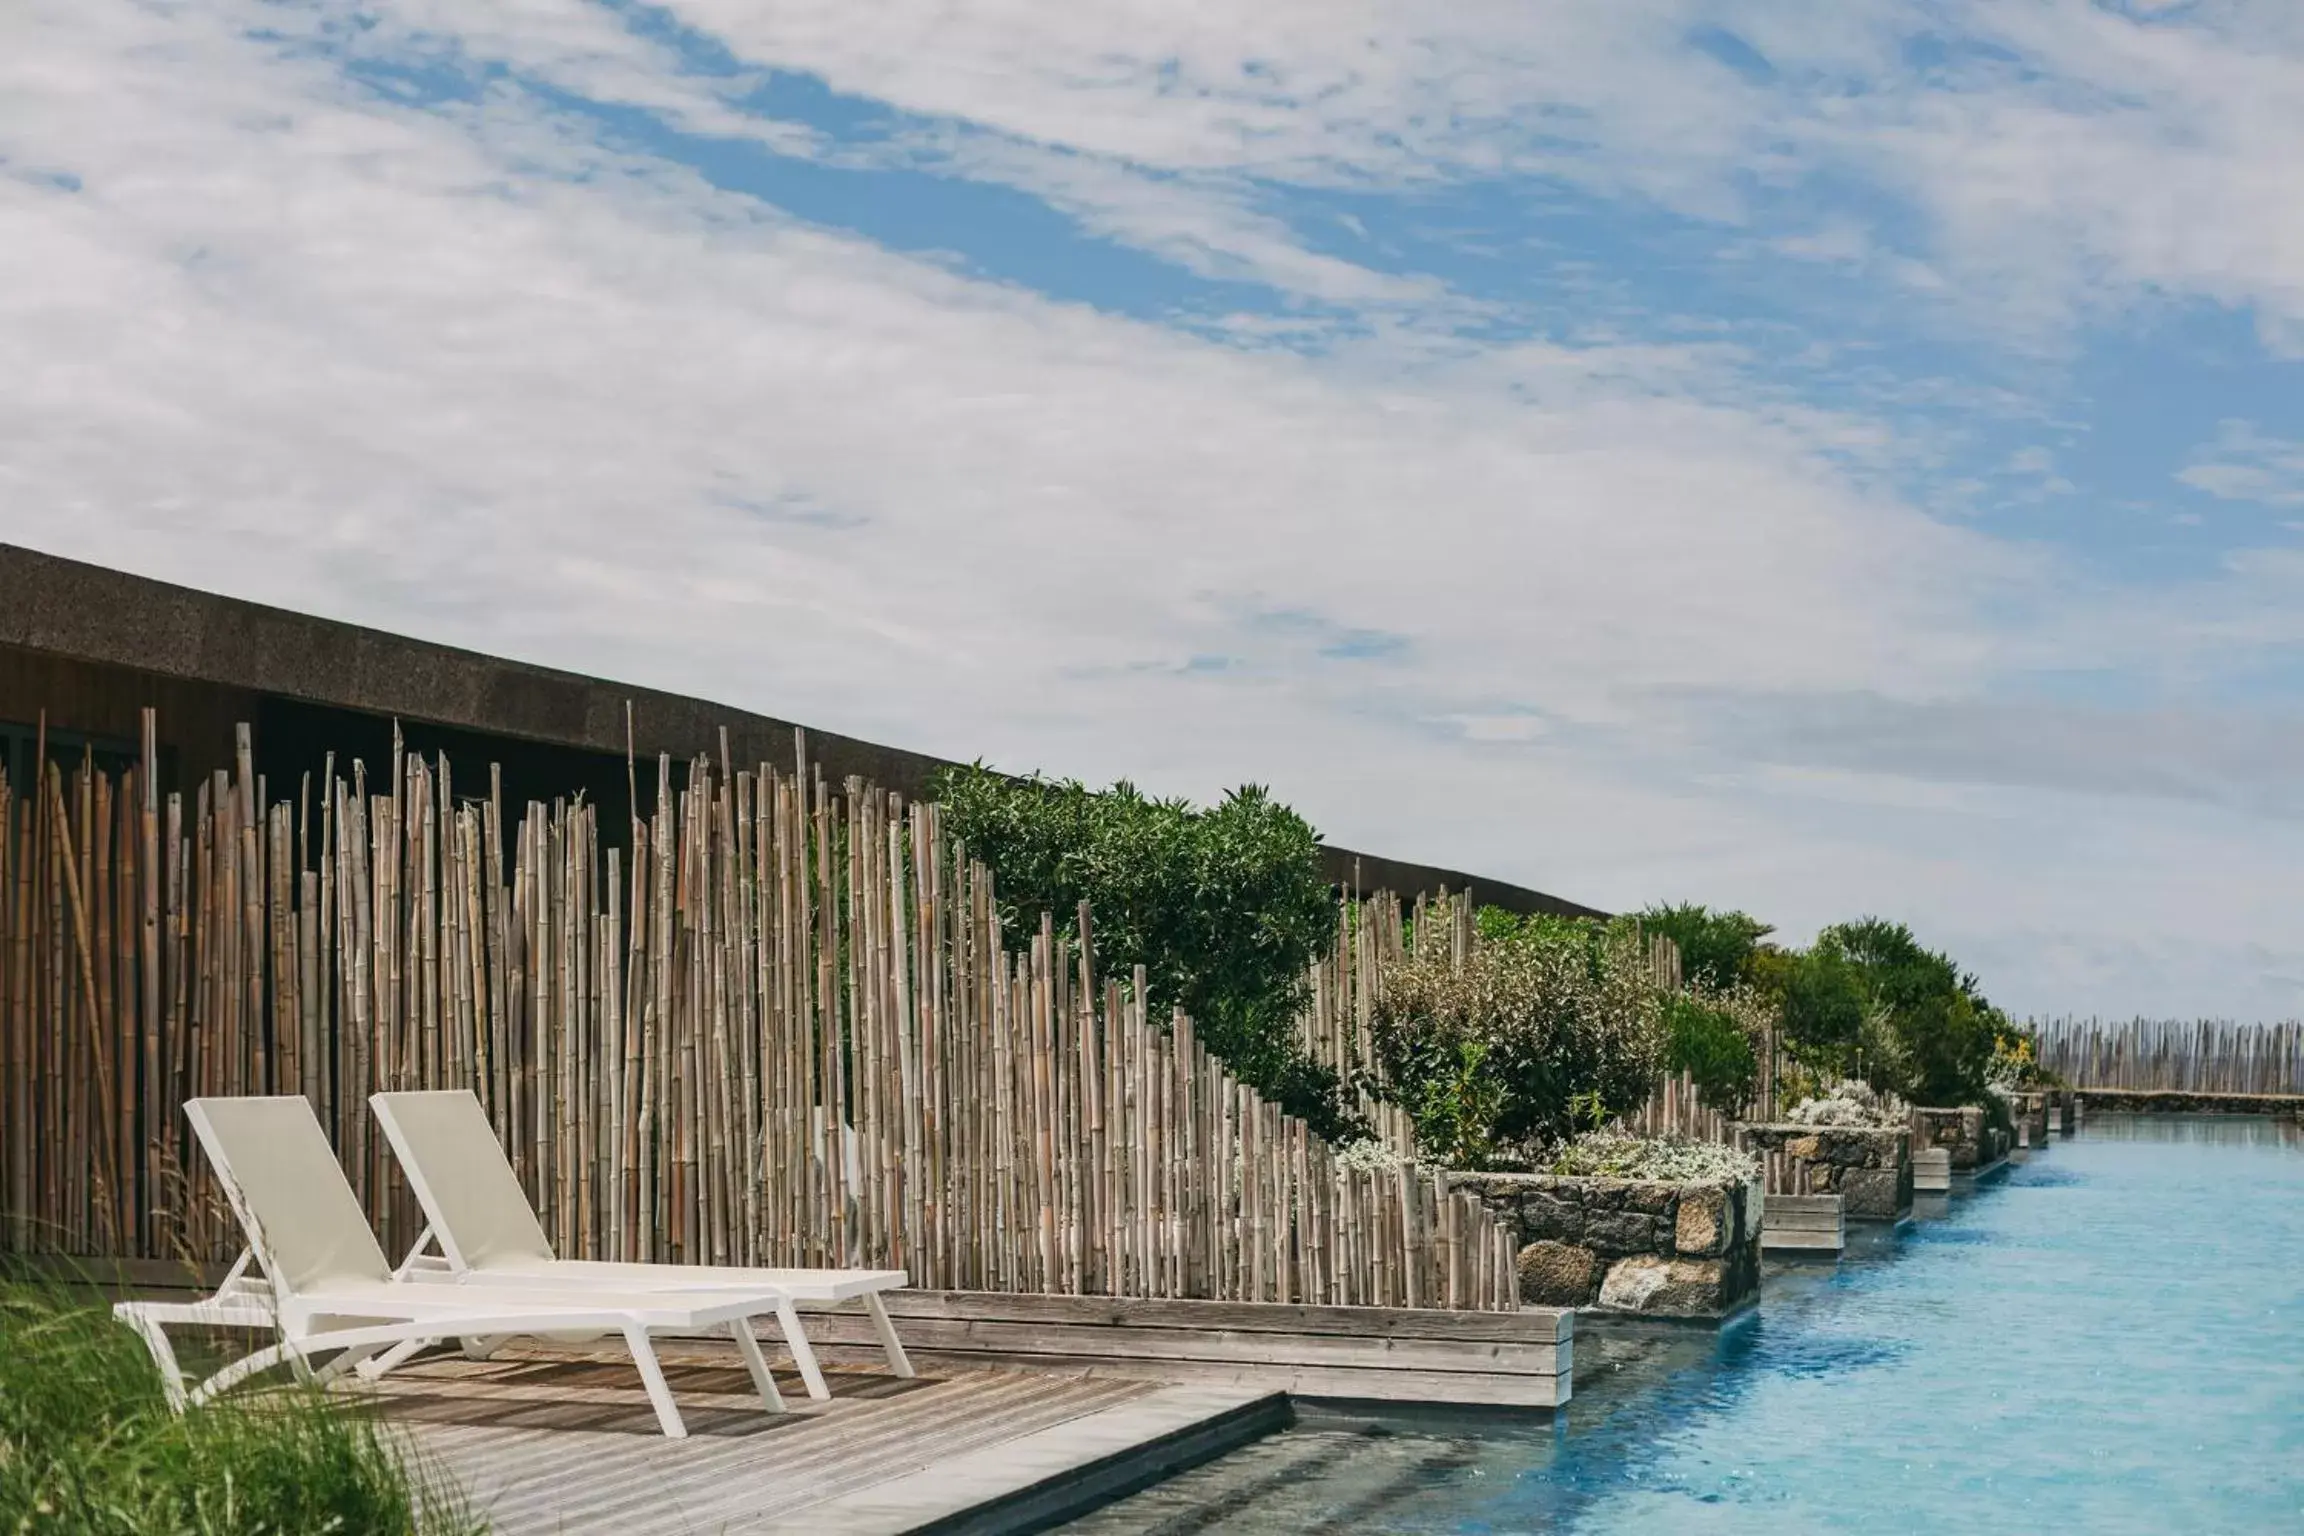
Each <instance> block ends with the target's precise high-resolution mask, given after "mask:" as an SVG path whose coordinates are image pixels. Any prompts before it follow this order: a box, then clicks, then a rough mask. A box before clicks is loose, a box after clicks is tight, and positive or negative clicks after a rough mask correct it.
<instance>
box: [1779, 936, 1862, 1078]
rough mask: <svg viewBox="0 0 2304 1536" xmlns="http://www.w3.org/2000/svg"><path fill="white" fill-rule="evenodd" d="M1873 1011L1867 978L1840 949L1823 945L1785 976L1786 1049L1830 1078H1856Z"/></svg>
mask: <svg viewBox="0 0 2304 1536" xmlns="http://www.w3.org/2000/svg"><path fill="white" fill-rule="evenodd" d="M1871 1007H1872V999H1871V996H1870V994H1869V993H1868V992H1867V991H1866V990H1865V986H1864V977H1863V975H1862V974H1861V973H1860V972H1859V971H1858V970H1857V969H1856V967H1855V966H1854V965H1852V964H1851V963H1849V960H1848V957H1847V956H1846V955H1845V954H1844V953H1842V952H1841V950H1840V949H1839V947H1838V946H1837V945H1835V944H1832V943H1830V942H1824V941H1820V942H1819V943H1818V944H1817V945H1816V947H1815V948H1813V949H1811V950H1808V951H1807V952H1806V953H1804V954H1801V955H1799V956H1797V957H1795V958H1794V959H1793V960H1792V961H1791V963H1790V964H1789V965H1788V966H1787V967H1786V969H1785V972H1784V1003H1783V1031H1784V1044H1785V1048H1786V1049H1788V1050H1790V1051H1791V1052H1792V1054H1793V1055H1794V1056H1795V1057H1797V1058H1798V1059H1799V1060H1800V1061H1802V1062H1804V1063H1806V1064H1808V1065H1809V1066H1811V1067H1814V1068H1816V1069H1818V1070H1820V1071H1823V1072H1825V1073H1826V1074H1827V1075H1829V1076H1832V1077H1848V1076H1852V1075H1854V1073H1855V1066H1856V1052H1857V1046H1858V1042H1859V1040H1860V1039H1861V1037H1862V1035H1863V1031H1864V1019H1865V1015H1866V1014H1867V1013H1868V1012H1870V1010H1871Z"/></svg>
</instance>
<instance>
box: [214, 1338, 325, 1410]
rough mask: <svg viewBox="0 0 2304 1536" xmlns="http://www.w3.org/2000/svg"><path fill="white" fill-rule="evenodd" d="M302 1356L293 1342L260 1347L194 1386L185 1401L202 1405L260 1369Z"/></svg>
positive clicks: (269, 1367) (268, 1368)
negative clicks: (267, 1347)
mask: <svg viewBox="0 0 2304 1536" xmlns="http://www.w3.org/2000/svg"><path fill="white" fill-rule="evenodd" d="M302 1358H303V1356H302V1355H300V1354H298V1353H297V1350H296V1346H295V1345H293V1344H274V1345H273V1346H271V1347H270V1348H269V1349H260V1350H258V1351H256V1353H254V1354H252V1355H249V1356H247V1357H246V1358H244V1359H240V1360H235V1361H233V1362H232V1363H231V1364H230V1365H228V1366H226V1367H224V1369H222V1370H220V1371H218V1372H217V1373H216V1374H215V1375H213V1376H211V1377H209V1378H208V1379H207V1380H206V1381H204V1382H202V1383H200V1385H199V1386H197V1387H194V1388H193V1389H192V1392H191V1395H190V1396H188V1397H187V1398H186V1399H185V1402H186V1403H187V1405H189V1406H191V1407H194V1408H198V1407H202V1406H204V1405H206V1404H208V1403H211V1402H213V1401H215V1400H216V1398H217V1396H218V1395H219V1394H221V1393H224V1392H229V1391H230V1390H231V1389H232V1388H234V1387H235V1386H238V1385H239V1384H240V1383H241V1382H243V1381H246V1380H247V1379H248V1378H249V1377H251V1376H253V1375H255V1374H256V1373H258V1372H259V1371H268V1370H270V1369H272V1367H274V1366H276V1365H278V1364H279V1363H280V1362H281V1361H283V1360H299V1361H300V1360H302Z"/></svg>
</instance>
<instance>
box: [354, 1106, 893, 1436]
mask: <svg viewBox="0 0 2304 1536" xmlns="http://www.w3.org/2000/svg"><path fill="white" fill-rule="evenodd" d="M368 1104H369V1107H370V1108H372V1109H374V1110H375V1111H376V1119H377V1122H378V1123H379V1124H381V1125H382V1126H383V1127H384V1135H385V1137H386V1139H388V1140H389V1141H390V1142H391V1143H392V1151H393V1153H394V1154H395V1155H396V1156H397V1157H398V1158H399V1159H400V1169H401V1171H402V1172H403V1173H405V1174H407V1176H408V1187H409V1188H410V1189H411V1190H412V1191H414V1193H415V1195H416V1201H417V1204H419V1205H421V1206H422V1207H423V1208H424V1217H425V1220H426V1221H427V1222H428V1223H429V1225H428V1226H426V1228H425V1229H424V1231H423V1233H422V1234H420V1235H419V1236H418V1237H417V1239H416V1245H415V1247H414V1248H413V1249H412V1250H411V1251H410V1253H409V1255H408V1257H407V1259H406V1260H405V1261H404V1262H403V1263H402V1264H401V1266H400V1273H401V1274H402V1275H403V1276H405V1277H407V1278H410V1279H418V1278H422V1277H423V1276H424V1275H426V1274H427V1273H433V1274H437V1275H440V1276H442V1277H443V1278H447V1277H453V1278H455V1279H457V1280H460V1281H463V1282H466V1283H474V1284H485V1285H489V1286H492V1287H493V1286H497V1285H533V1284H538V1283H546V1284H551V1285H555V1286H558V1285H584V1286H594V1285H596V1286H602V1287H606V1288H609V1289H613V1290H618V1291H630V1290H634V1289H642V1288H647V1287H655V1286H664V1287H676V1288H678V1289H680V1290H683V1291H692V1290H697V1289H714V1290H717V1289H719V1288H721V1287H724V1286H725V1287H733V1288H735V1289H738V1290H752V1289H757V1288H760V1287H764V1286H765V1287H770V1288H773V1289H774V1290H776V1291H778V1292H780V1293H782V1294H783V1295H785V1296H787V1297H789V1298H791V1300H793V1301H808V1302H820V1303H835V1302H844V1301H856V1300H860V1301H862V1302H863V1303H864V1310H865V1311H866V1312H867V1313H869V1314H870V1316H871V1318H872V1327H873V1331H874V1332H875V1333H876V1334H877V1335H878V1336H879V1339H880V1347H881V1350H882V1351H883V1352H884V1353H885V1354H886V1355H887V1357H888V1368H889V1370H890V1371H892V1372H893V1373H894V1374H896V1375H898V1376H910V1375H911V1374H912V1362H911V1361H910V1360H909V1359H908V1358H906V1356H905V1354H904V1345H903V1343H902V1341H901V1340H899V1339H898V1338H897V1337H896V1327H895V1325H894V1324H893V1323H891V1322H890V1321H889V1320H888V1309H887V1307H886V1306H884V1305H883V1304H882V1303H881V1300H880V1293H881V1292H883V1291H892V1290H897V1289H899V1288H901V1287H902V1286H903V1284H904V1281H905V1275H904V1271H902V1270H900V1269H751V1268H745V1267H743V1266H740V1265H726V1264H633V1263H622V1262H617V1261H614V1260H598V1259H561V1258H555V1257H553V1254H552V1244H551V1242H550V1240H549V1239H547V1238H546V1237H545V1236H544V1228H543V1226H542V1224H541V1223H539V1222H538V1221H537V1219H536V1211H535V1208H534V1207H533V1206H531V1205H530V1204H529V1203H528V1196H527V1194H526V1192H524V1191H523V1190H522V1189H521V1188H520V1181H519V1179H518V1178H517V1177H515V1176H514V1174H513V1172H512V1165H511V1163H510V1162H509V1161H508V1160H507V1159H506V1158H505V1156H504V1148H503V1146H502V1145H501V1144H500V1143H499V1142H498V1141H497V1140H496V1131H495V1128H494V1127H492V1126H491V1125H489V1123H488V1115H487V1112H486V1111H485V1110H483V1109H482V1108H481V1107H480V1101H479V1100H478V1099H476V1098H474V1097H473V1096H472V1094H471V1093H470V1092H468V1091H466V1090H464V1089H461V1088H458V1089H450V1090H445V1091H434V1092H426V1093H379V1094H375V1095H372V1096H371V1097H370V1098H369V1100H368ZM431 1244H437V1245H438V1247H439V1249H440V1252H439V1253H438V1254H437V1255H433V1254H427V1253H426V1252H425V1251H424V1250H425V1248H426V1247H427V1246H428V1245H431ZM776 1320H777V1322H778V1323H779V1324H781V1325H782V1327H783V1329H784V1340H785V1343H786V1345H787V1346H788V1347H789V1348H790V1349H791V1351H792V1363H793V1365H794V1366H795V1367H797V1368H798V1370H799V1372H800V1379H801V1380H802V1381H805V1382H806V1383H807V1384H808V1395H809V1396H810V1397H815V1398H825V1397H829V1396H831V1390H830V1389H829V1388H828V1387H827V1386H826V1385H825V1383H824V1372H823V1370H822V1368H821V1367H819V1366H818V1365H817V1363H816V1353H815V1351H814V1350H813V1349H811V1348H810V1347H809V1344H808V1336H807V1335H806V1334H805V1333H803V1332H802V1331H801V1327H800V1319H799V1317H798V1316H797V1315H796V1314H795V1313H794V1311H793V1309H792V1307H791V1306H790V1304H789V1303H787V1304H786V1305H785V1306H783V1307H781V1308H779V1309H778V1311H777V1318H776ZM486 1348H487V1341H486V1340H485V1339H481V1340H478V1341H475V1342H473V1343H468V1344H467V1345H466V1349H467V1351H468V1352H470V1353H475V1354H477V1353H483V1352H485V1350H486ZM397 1363H398V1360H397V1358H396V1357H395V1356H386V1357H384V1358H383V1359H381V1360H379V1361H378V1362H376V1365H375V1367H373V1368H372V1373H373V1371H380V1370H388V1369H390V1368H391V1366H392V1365H394V1364H397Z"/></svg>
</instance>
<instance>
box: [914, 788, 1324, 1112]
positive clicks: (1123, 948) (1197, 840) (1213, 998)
mask: <svg viewBox="0 0 2304 1536" xmlns="http://www.w3.org/2000/svg"><path fill="white" fill-rule="evenodd" d="M934 793H935V796H936V798H937V800H938V801H939V802H941V804H942V806H943V809H944V816H945V821H946V824H947V825H948V826H950V827H951V828H952V830H953V832H954V833H955V835H956V836H957V837H958V838H959V840H960V841H961V843H962V844H963V845H964V846H965V847H966V849H967V851H968V852H969V854H970V855H971V856H973V857H975V858H979V859H982V860H983V861H984V862H985V863H986V864H987V865H989V866H990V867H991V869H992V872H993V875H994V879H995V885H996V888H997V891H998V895H999V902H1000V915H1001V920H1002V921H1003V922H1004V923H1005V924H1006V925H1007V926H1008V928H1009V930H1010V931H1011V932H1012V933H1024V932H1029V931H1031V930H1032V929H1035V928H1037V927H1038V926H1039V922H1040V914H1041V913H1043V912H1046V913H1050V914H1052V915H1053V916H1054V918H1055V920H1056V925H1057V927H1058V928H1059V929H1060V930H1061V931H1062V932H1063V933H1064V934H1065V935H1066V936H1067V937H1070V938H1074V939H1077V937H1078V935H1077V933H1075V932H1074V930H1075V928H1076V927H1077V918H1076V914H1077V912H1078V910H1079V907H1080V903H1081V902H1082V901H1086V902H1087V903H1088V909H1089V916H1090V920H1091V922H1092V923H1093V924H1094V930H1095V931H1094V935H1093V937H1094V943H1095V947H1096V955H1097V959H1098V962H1099V963H1100V964H1102V965H1104V966H1107V967H1109V968H1111V969H1112V970H1114V971H1116V972H1118V973H1120V974H1121V975H1123V976H1125V975H1126V973H1127V972H1128V971H1130V970H1131V969H1133V968H1134V967H1136V966H1139V965H1141V966H1143V967H1144V970H1145V981H1146V990H1147V993H1148V996H1147V1002H1148V1003H1149V1005H1150V1006H1151V1008H1152V1009H1153V1011H1154V1012H1155V1013H1158V1014H1165V1013H1167V1012H1168V1011H1169V1010H1170V1009H1172V1008H1182V1009H1183V1010H1184V1012H1185V1013H1187V1014H1189V1015H1190V1016H1191V1018H1192V1022H1193V1024H1194V1027H1195V1028H1197V1029H1198V1030H1199V1033H1200V1038H1201V1039H1202V1040H1204V1041H1205V1042H1206V1043H1207V1045H1208V1048H1209V1049H1210V1050H1211V1051H1213V1052H1215V1054H1216V1055H1217V1056H1219V1057H1221V1058H1222V1059H1223V1061H1224V1063H1225V1065H1226V1066H1227V1067H1229V1068H1230V1069H1231V1070H1232V1072H1233V1074H1234V1075H1235V1076H1237V1077H1239V1078H1240V1080H1241V1081H1243V1082H1245V1083H1247V1084H1249V1085H1250V1086H1252V1087H1254V1088H1255V1089H1256V1090H1257V1091H1258V1092H1260V1093H1262V1094H1263V1095H1264V1096H1265V1097H1267V1098H1269V1099H1271V1100H1273V1101H1274V1102H1276V1103H1278V1104H1280V1105H1281V1106H1283V1107H1284V1108H1286V1109H1287V1110H1288V1111H1289V1112H1290V1113H1291V1114H1295V1115H1300V1116H1302V1117H1303V1118H1304V1119H1306V1120H1307V1121H1309V1122H1311V1124H1312V1126H1313V1128H1314V1129H1315V1130H1317V1131H1319V1132H1320V1133H1321V1134H1322V1135H1324V1136H1328V1137H1331V1138H1337V1137H1341V1136H1343V1135H1345V1134H1346V1133H1347V1132H1349V1131H1350V1130H1351V1129H1353V1127H1352V1125H1351V1123H1350V1117H1349V1115H1348V1113H1347V1112H1346V1110H1345V1108H1344V1104H1343V1095H1342V1093H1341V1091H1340V1089H1341V1085H1340V1084H1339V1083H1338V1082H1337V1081H1336V1078H1335V1074H1333V1073H1331V1072H1328V1071H1326V1070H1325V1069H1324V1068H1322V1067H1320V1066H1318V1065H1317V1064H1315V1063H1314V1062H1312V1061H1310V1060H1308V1059H1306V1058H1305V1057H1304V1056H1303V1055H1302V1054H1300V1053H1299V1051H1298V1050H1297V1048H1296V1041H1295V1025H1296V1019H1297V1015H1298V1014H1299V1012H1300V1011H1301V1010H1302V1008H1303V1007H1304V1004H1305V1002H1306V999H1307V980H1306V978H1307V976H1308V974H1309V972H1310V969H1311V966H1312V963H1313V961H1314V960H1316V959H1318V958H1319V957H1320V956H1321V955H1323V954H1325V953H1326V952H1327V950H1328V947H1329V945H1330V944H1331V943H1332V942H1333V941H1334V937H1335V931H1336V905H1335V896H1334V893H1333V891H1332V890H1331V888H1330V886H1329V884H1328V881H1327V879H1326V877H1325V876H1324V875H1323V874H1322V873H1321V869H1320V839H1319V835H1318V834H1317V833H1315V832H1314V831H1313V830H1312V827H1311V825H1310V824H1309V823H1308V822H1306V821H1305V820H1304V818H1303V817H1301V816H1298V815H1297V814H1296V813H1295V812H1294V811H1291V810H1290V809H1288V807H1286V806H1284V805H1281V804H1279V803H1278V802H1277V801H1275V800H1273V799H1272V798H1271V796H1270V795H1268V794H1267V793H1266V792H1265V791H1264V790H1263V789H1262V788H1259V787H1257V786H1254V785H1251V786H1248V787H1246V788H1243V789H1238V790H1235V791H1233V792H1232V793H1231V794H1229V795H1227V796H1225V797H1224V800H1223V802H1222V803H1221V804H1219V805H1217V806H1215V807H1213V808H1211V809H1207V810H1201V809H1198V808H1196V807H1194V806H1193V805H1191V804H1190V803H1189V802H1187V801H1183V800H1154V799H1151V798H1149V797H1147V796H1146V795H1144V794H1143V793H1141V792H1140V791H1139V790H1137V788H1136V787H1135V786H1134V785H1132V784H1128V783H1125V782H1123V783H1119V784H1115V785H1114V786H1112V788H1110V789H1106V790H1093V789H1089V788H1087V787H1086V786H1084V785H1082V784H1080V783H1078V782H1076V781H1066V782H1062V783H1054V782H1050V781H1048V780H1046V779H1042V778H1039V777H1037V776H1035V777H1033V778H1030V779H1012V778H1009V777H1008V776H1006V775H1005V774H999V773H994V772H993V771H991V770H990V769H988V768H986V767H984V766H983V765H982V764H980V763H979V764H977V765H975V766H973V767H967V768H954V769H949V770H946V771H945V772H944V773H942V774H940V775H938V777H937V780H936V783H935V786H934Z"/></svg>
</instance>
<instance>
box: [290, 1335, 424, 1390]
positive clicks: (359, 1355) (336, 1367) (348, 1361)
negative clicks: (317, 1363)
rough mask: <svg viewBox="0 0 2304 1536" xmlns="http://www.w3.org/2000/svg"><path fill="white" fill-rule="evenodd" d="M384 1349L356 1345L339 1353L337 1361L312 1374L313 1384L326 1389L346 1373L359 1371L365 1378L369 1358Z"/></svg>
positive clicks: (380, 1346) (398, 1346) (402, 1346)
mask: <svg viewBox="0 0 2304 1536" xmlns="http://www.w3.org/2000/svg"><path fill="white" fill-rule="evenodd" d="M383 1347H384V1346H383V1345H381V1344H356V1345H354V1346H353V1347H352V1348H350V1349H347V1350H343V1351H341V1352H339V1353H338V1354H337V1356H336V1358H335V1359H333V1360H331V1361H329V1362H328V1363H327V1364H326V1365H324V1366H322V1367H320V1369H318V1370H316V1371H314V1372H312V1373H311V1380H312V1384H313V1385H314V1386H316V1387H324V1386H326V1385H328V1383H330V1382H331V1381H334V1380H335V1379H336V1378H337V1377H339V1376H341V1375H343V1374H344V1373H345V1372H346V1371H351V1370H357V1371H359V1372H360V1373H361V1374H362V1375H363V1376H365V1375H367V1373H368V1357H369V1356H371V1355H373V1354H375V1353H376V1351H377V1350H379V1349H382V1348H383ZM392 1347H393V1348H394V1349H403V1348H406V1346H405V1345H400V1344H395V1345H393V1346H392Z"/></svg>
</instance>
